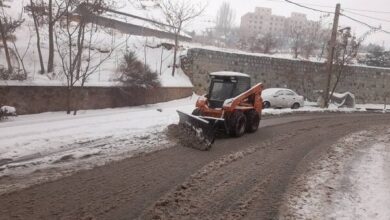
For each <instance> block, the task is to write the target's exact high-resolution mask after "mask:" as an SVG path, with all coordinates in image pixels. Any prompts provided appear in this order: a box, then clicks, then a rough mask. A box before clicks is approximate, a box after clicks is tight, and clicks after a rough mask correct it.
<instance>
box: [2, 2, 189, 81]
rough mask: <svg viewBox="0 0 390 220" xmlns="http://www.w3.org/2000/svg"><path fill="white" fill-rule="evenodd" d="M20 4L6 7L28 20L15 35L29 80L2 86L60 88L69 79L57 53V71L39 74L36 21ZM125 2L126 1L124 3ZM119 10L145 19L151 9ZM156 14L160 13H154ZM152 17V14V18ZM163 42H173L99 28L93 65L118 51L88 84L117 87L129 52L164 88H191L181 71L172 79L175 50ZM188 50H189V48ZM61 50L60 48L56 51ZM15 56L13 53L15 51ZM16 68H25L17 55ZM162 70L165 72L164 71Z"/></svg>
mask: <svg viewBox="0 0 390 220" xmlns="http://www.w3.org/2000/svg"><path fill="white" fill-rule="evenodd" d="M15 3H16V4H12V6H11V8H5V9H4V11H5V13H6V15H7V16H9V17H13V18H17V17H19V16H20V15H21V16H22V18H24V19H25V21H24V23H23V24H22V26H21V27H20V28H19V29H18V30H17V31H16V33H15V37H16V40H15V45H16V47H17V50H18V51H19V52H20V53H21V54H24V53H26V56H25V58H24V64H25V67H26V70H27V72H28V77H27V80H26V81H24V82H10V81H7V82H4V81H3V82H1V83H2V84H8V85H10V84H13V85H14V84H34V85H42V84H44V85H60V84H64V83H65V79H64V77H63V75H62V74H61V72H62V66H61V59H60V58H59V55H58V54H57V53H56V54H55V55H56V56H55V72H54V73H48V74H43V75H41V74H39V71H40V66H39V60H38V56H37V53H38V52H37V43H36V37H35V32H34V23H33V20H32V18H31V17H30V16H29V15H28V14H27V13H23V12H22V10H21V9H22V8H23V7H22V4H23V3H21V2H19V1H17V2H15ZM123 3H125V1H123ZM115 7H117V8H120V9H121V10H123V11H127V12H128V13H129V11H131V13H133V11H134V13H135V14H136V15H138V16H144V17H146V18H147V16H148V13H150V11H149V10H143V9H139V8H137V7H134V6H132V5H131V4H130V3H128V2H127V3H126V5H125V6H124V5H119V3H118V2H116V4H115ZM152 14H156V13H155V12H152ZM149 16H151V15H149ZM47 29H48V28H47V26H46V25H43V26H42V27H41V28H40V31H41V35H42V36H43V37H42V39H41V48H42V55H43V60H44V61H47V59H48V37H47V36H48V34H47ZM161 43H170V44H172V43H173V42H172V41H171V40H168V39H160V38H156V37H142V36H130V35H128V34H123V33H120V32H119V31H116V30H112V29H111V30H108V29H107V28H98V29H97V31H95V32H94V33H93V43H92V54H93V55H92V57H91V59H92V62H91V63H93V64H97V63H99V62H100V61H102V60H105V59H106V58H107V56H108V55H109V53H108V52H109V51H110V50H111V48H114V49H115V50H114V51H113V53H112V54H111V56H110V57H109V58H108V59H107V60H106V61H105V62H104V63H103V64H102V65H101V66H100V67H99V68H98V69H97V70H96V71H95V73H94V74H92V75H91V76H90V77H89V79H88V82H87V85H93V86H110V85H115V84H117V82H115V78H116V72H117V67H118V65H119V64H120V62H121V61H122V57H123V53H124V52H126V51H127V50H131V51H134V52H135V53H136V55H137V58H138V59H139V60H141V61H143V62H145V63H146V64H147V65H149V67H150V68H151V69H152V70H153V71H155V72H157V73H158V75H159V78H160V81H161V84H162V86H164V87H181V86H184V87H189V86H192V85H191V82H190V80H189V79H188V77H187V76H186V75H185V74H184V73H183V72H182V71H181V69H178V70H177V72H176V74H175V76H174V77H172V76H171V69H170V67H171V66H172V63H173V50H167V49H165V48H161V47H159V45H160V44H161ZM9 47H10V48H11V49H12V50H13V51H14V50H15V48H14V46H13V45H12V43H9ZM185 47H188V45H187V46H186V45H185ZM56 49H57V48H56ZM11 53H12V51H11ZM185 53H186V49H185V48H181V49H180V52H179V54H178V57H180V56H181V55H184V54H185ZM0 54H1V56H0V67H1V66H4V67H5V66H6V61H5V56H4V55H3V54H4V51H3V50H2V49H1V48H0ZM12 62H13V65H14V66H15V67H17V68H21V66H20V64H19V63H18V61H17V58H16V55H15V54H14V56H13V60H12ZM160 70H161V71H160Z"/></svg>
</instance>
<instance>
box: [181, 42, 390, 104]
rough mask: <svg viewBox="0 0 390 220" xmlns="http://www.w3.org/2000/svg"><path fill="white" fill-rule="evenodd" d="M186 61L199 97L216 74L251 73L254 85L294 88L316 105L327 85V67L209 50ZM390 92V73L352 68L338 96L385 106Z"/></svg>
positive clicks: (195, 52)
mask: <svg viewBox="0 0 390 220" xmlns="http://www.w3.org/2000/svg"><path fill="white" fill-rule="evenodd" d="M185 61H186V62H183V63H184V64H183V68H184V69H185V72H186V73H187V74H188V75H189V76H190V78H191V80H192V82H193V84H194V88H195V91H196V92H197V93H204V92H205V91H206V88H207V87H208V82H209V81H208V73H210V72H215V71H236V72H243V73H247V74H249V75H251V77H252V84H254V83H257V82H263V83H264V85H265V87H266V88H271V87H286V88H291V89H293V90H296V91H297V92H298V93H300V94H302V95H304V96H305V97H307V98H308V99H310V100H313V101H315V100H316V99H317V97H318V93H316V90H317V91H318V90H323V89H324V87H325V86H324V83H325V81H326V80H325V79H326V71H325V70H326V67H325V65H324V64H323V63H318V62H309V61H300V60H292V59H282V58H273V57H266V56H259V55H254V54H249V53H248V54H235V53H229V52H222V51H212V50H206V49H190V50H189V51H188V56H187V58H186V60H185ZM386 90H387V91H390V69H385V68H373V67H360V66H348V67H345V74H344V75H343V77H342V79H341V82H340V84H339V86H338V88H337V90H336V92H340V93H342V92H346V91H350V92H352V93H354V94H355V96H356V98H357V101H358V103H383V99H384V94H385V92H386Z"/></svg>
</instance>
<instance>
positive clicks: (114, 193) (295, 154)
mask: <svg viewBox="0 0 390 220" xmlns="http://www.w3.org/2000/svg"><path fill="white" fill-rule="evenodd" d="M389 122H390V116H388V115H383V114H326V115H301V116H287V117H280V118H269V119H264V120H262V124H261V128H260V129H259V131H258V132H256V133H254V134H248V135H245V136H244V137H242V138H239V139H232V138H221V139H218V140H217V141H216V143H215V144H214V146H213V148H212V150H211V151H209V152H201V151H197V150H194V149H190V148H184V147H181V146H176V147H173V148H169V149H165V150H161V151H157V152H154V153H150V154H146V155H142V156H138V157H135V158H129V159H126V160H122V161H119V162H114V163H110V164H108V165H105V166H101V167H97V168H94V169H92V170H89V171H80V172H78V173H76V174H74V175H72V176H69V177H65V178H63V179H59V180H56V181H53V182H49V183H44V184H41V185H35V186H32V187H30V188H27V189H23V190H19V191H15V192H11V193H8V194H4V195H1V197H0V207H1V209H0V219H275V218H276V217H277V215H278V212H279V207H280V205H281V204H280V203H281V201H282V198H283V194H284V193H285V190H286V189H287V187H288V184H289V182H290V181H291V180H292V179H293V178H295V177H296V176H297V175H298V174H299V172H300V169H299V168H300V167H304V166H305V164H308V163H309V162H312V161H315V160H316V158H318V157H319V155H321V153H322V152H324V151H326V149H327V148H328V147H330V146H331V145H332V144H333V143H335V142H336V141H337V140H339V139H340V138H342V137H343V136H345V135H347V134H350V133H352V132H355V131H359V130H363V129H369V128H370V126H372V125H378V124H388V123H389Z"/></svg>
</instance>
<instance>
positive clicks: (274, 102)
mask: <svg viewBox="0 0 390 220" xmlns="http://www.w3.org/2000/svg"><path fill="white" fill-rule="evenodd" d="M261 97H262V98H263V107H264V108H292V109H297V108H299V107H302V106H303V105H304V98H303V96H300V95H298V94H297V93H296V92H294V91H292V90H290V89H283V88H272V89H265V90H263V92H262V94H261Z"/></svg>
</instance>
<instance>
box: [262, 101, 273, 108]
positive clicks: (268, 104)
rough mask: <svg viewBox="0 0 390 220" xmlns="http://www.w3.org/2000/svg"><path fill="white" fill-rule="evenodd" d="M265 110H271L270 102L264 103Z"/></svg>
mask: <svg viewBox="0 0 390 220" xmlns="http://www.w3.org/2000/svg"><path fill="white" fill-rule="evenodd" d="M263 108H271V103H270V102H268V101H265V102H263Z"/></svg>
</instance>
